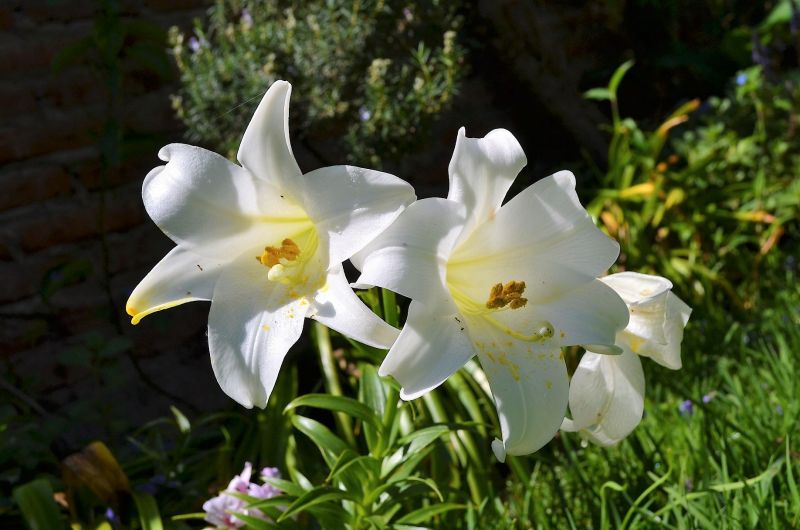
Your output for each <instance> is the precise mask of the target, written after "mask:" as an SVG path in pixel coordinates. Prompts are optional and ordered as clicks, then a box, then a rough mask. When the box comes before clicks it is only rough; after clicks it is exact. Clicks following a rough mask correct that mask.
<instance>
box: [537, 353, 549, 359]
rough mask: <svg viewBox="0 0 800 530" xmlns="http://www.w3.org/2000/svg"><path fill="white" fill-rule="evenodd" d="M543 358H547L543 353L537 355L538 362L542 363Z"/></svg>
mask: <svg viewBox="0 0 800 530" xmlns="http://www.w3.org/2000/svg"><path fill="white" fill-rule="evenodd" d="M545 357H547V356H546V355H545V354H544V353H540V354H539V360H540V361H544V359H545Z"/></svg>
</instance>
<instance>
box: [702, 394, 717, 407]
mask: <svg viewBox="0 0 800 530" xmlns="http://www.w3.org/2000/svg"><path fill="white" fill-rule="evenodd" d="M716 394H717V393H716V392H715V391H711V392H709V393H708V394H705V395H704V396H703V404H705V405H708V404H709V403H711V401H713V399H714V397H715V396H716Z"/></svg>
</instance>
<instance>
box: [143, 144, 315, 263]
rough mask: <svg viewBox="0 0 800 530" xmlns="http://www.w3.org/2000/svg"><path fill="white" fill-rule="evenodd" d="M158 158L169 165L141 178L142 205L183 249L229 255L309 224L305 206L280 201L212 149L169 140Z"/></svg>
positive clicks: (274, 191)
mask: <svg viewBox="0 0 800 530" xmlns="http://www.w3.org/2000/svg"><path fill="white" fill-rule="evenodd" d="M158 156H159V157H160V158H161V159H162V160H164V161H167V165H166V166H159V167H157V168H155V169H153V170H152V171H150V173H148V175H147V177H145V180H144V185H143V186H142V198H143V200H144V206H145V208H146V209H147V213H148V214H149V215H150V217H151V218H152V219H153V221H154V222H155V223H156V225H157V226H158V227H159V228H161V230H163V231H164V233H166V234H167V235H168V236H169V237H170V238H172V240H173V241H175V242H176V243H178V244H179V245H180V246H182V247H184V248H186V249H187V250H191V251H193V252H196V253H197V254H200V255H203V256H208V257H212V258H218V259H230V258H231V256H232V255H233V256H236V255H238V253H240V252H241V251H242V250H244V249H247V248H250V247H253V246H258V245H261V244H265V243H269V242H270V241H275V240H277V241H280V240H281V238H282V237H286V235H287V234H291V233H293V232H295V231H297V230H298V227H299V226H302V225H304V224H308V223H309V220H308V218H307V217H306V216H305V213H304V212H303V210H301V209H300V208H298V207H297V206H295V205H293V204H292V203H290V202H288V201H285V200H284V199H282V198H281V197H280V194H279V192H278V191H277V189H276V188H274V187H273V186H271V185H269V184H268V183H261V182H258V181H257V180H256V179H254V178H253V177H252V175H250V174H249V173H248V172H247V171H245V170H244V169H242V168H241V167H239V166H237V165H235V164H232V163H230V162H228V161H227V160H226V159H225V158H223V157H221V156H219V155H218V154H216V153H212V152H211V151H207V150H205V149H201V148H199V147H194V146H190V145H183V144H171V145H168V146H166V147H164V148H162V149H161V151H159V153H158ZM264 210H269V211H270V212H271V214H270V215H271V217H267V216H265V215H263V214H262V212H263V211H264Z"/></svg>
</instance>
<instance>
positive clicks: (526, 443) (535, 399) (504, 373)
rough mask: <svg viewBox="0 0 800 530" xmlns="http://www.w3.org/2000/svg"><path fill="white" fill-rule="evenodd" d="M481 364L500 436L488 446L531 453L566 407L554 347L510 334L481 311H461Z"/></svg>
mask: <svg viewBox="0 0 800 530" xmlns="http://www.w3.org/2000/svg"><path fill="white" fill-rule="evenodd" d="M467 324H468V327H469V333H470V337H471V338H472V340H473V342H474V344H475V346H476V349H477V351H478V357H479V358H480V361H481V367H482V368H483V371H484V372H485V373H486V377H487V378H488V379H489V385H490V386H491V388H492V394H493V395H494V401H495V406H496V407H497V414H498V418H499V420H500V430H501V432H502V437H503V439H502V441H495V443H493V444H492V449H493V450H494V453H495V455H496V456H497V457H498V460H500V461H503V460H504V459H505V455H506V454H510V455H523V454H528V453H532V452H534V451H536V450H538V449H539V448H541V447H542V446H544V445H545V444H546V443H547V442H549V441H550V440H551V439H552V438H553V436H555V434H556V432H557V431H558V428H559V427H560V426H561V421H562V420H563V419H564V414H565V412H566V410H567V399H568V396H569V383H568V380H567V368H566V365H565V364H564V360H563V358H562V357H561V350H560V348H559V347H558V346H557V345H556V344H555V343H553V342H552V341H549V342H546V343H544V344H537V343H531V342H526V341H522V340H518V339H516V338H513V337H511V336H509V335H507V334H505V333H503V332H502V331H500V330H498V329H497V328H496V327H494V326H493V325H491V324H490V323H489V322H487V321H486V320H484V319H482V318H481V317H474V316H473V317H470V316H468V317H467Z"/></svg>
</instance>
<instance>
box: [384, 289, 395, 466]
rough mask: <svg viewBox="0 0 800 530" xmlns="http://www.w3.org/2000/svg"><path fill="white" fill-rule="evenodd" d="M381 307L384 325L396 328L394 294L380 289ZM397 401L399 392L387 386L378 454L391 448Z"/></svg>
mask: <svg viewBox="0 0 800 530" xmlns="http://www.w3.org/2000/svg"><path fill="white" fill-rule="evenodd" d="M381 305H382V306H383V319H384V320H385V321H386V323H387V324H389V325H390V326H394V327H398V326H399V324H400V318H399V315H398V312H397V298H396V296H395V294H394V292H392V291H390V290H389V289H381ZM399 401H400V392H399V391H398V390H397V389H396V388H395V387H394V386H388V391H387V393H386V407H385V408H384V409H383V433H382V436H381V444H380V445H381V447H380V449H381V451H380V453H382V452H383V450H386V449H389V448H390V447H391V446H392V441H391V440H390V438H391V436H392V430H393V427H394V422H395V419H396V417H397V410H398V407H397V405H398V403H399ZM384 440H385V442H384Z"/></svg>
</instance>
